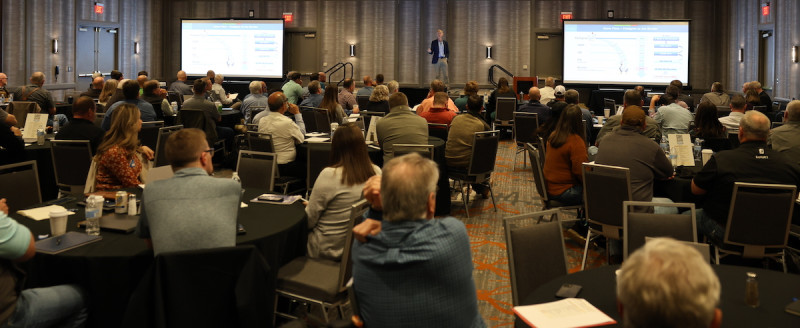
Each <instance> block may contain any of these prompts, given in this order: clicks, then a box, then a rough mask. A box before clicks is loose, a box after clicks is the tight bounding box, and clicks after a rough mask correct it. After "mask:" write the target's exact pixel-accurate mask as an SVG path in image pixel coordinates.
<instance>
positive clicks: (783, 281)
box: [516, 265, 800, 327]
mask: <svg viewBox="0 0 800 328" xmlns="http://www.w3.org/2000/svg"><path fill="white" fill-rule="evenodd" d="M711 267H712V268H713V269H714V272H715V273H716V274H717V277H719V281H720V284H721V285H722V292H721V295H720V305H719V308H720V309H721V310H722V327H800V316H794V315H791V314H789V313H786V312H785V311H784V307H786V305H787V304H789V303H791V302H792V299H793V298H794V297H797V296H799V295H800V276H798V275H795V274H788V273H783V272H777V271H769V270H764V269H756V268H749V267H741V266H731V265H712V266H711ZM617 269H619V266H618V265H610V266H603V267H600V268H597V269H592V270H587V271H581V272H576V273H573V274H568V275H565V276H561V277H558V278H556V279H553V280H552V281H550V282H548V283H545V284H544V285H542V286H540V287H539V288H537V289H536V290H535V291H534V292H533V293H531V294H530V295H528V296H525V297H523V298H521V301H520V302H521V305H528V304H539V303H546V302H552V301H556V300H558V299H557V298H556V297H555V293H556V291H558V289H559V288H560V287H561V285H563V284H565V283H570V284H577V285H581V286H582V287H583V289H582V290H581V292H580V294H578V297H579V298H583V299H586V300H587V301H589V303H592V305H594V306H595V307H597V308H598V309H600V311H603V313H605V314H607V315H608V316H610V317H611V318H614V320H616V321H617V325H613V327H621V326H622V324H621V322H622V318H621V317H620V315H619V313H618V312H617V297H616V288H617V286H616V274H615V271H616V270H617ZM747 272H755V273H756V274H758V283H759V294H760V297H759V300H760V302H761V305H760V306H759V307H758V308H750V307H748V306H746V305H745V304H744V285H745V274H746V273H747ZM516 323H517V327H525V326H526V325H525V324H524V323H522V321H521V320H519V319H517V322H516ZM607 327H612V326H607Z"/></svg>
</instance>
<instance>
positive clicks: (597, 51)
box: [564, 20, 689, 85]
mask: <svg viewBox="0 0 800 328" xmlns="http://www.w3.org/2000/svg"><path fill="white" fill-rule="evenodd" d="M672 80H680V81H681V82H682V83H683V84H684V85H686V84H688V83H689V21H686V20H682V21H681V20H669V21H619V20H612V21H585V20H565V21H564V83H586V84H601V85H602V84H607V85H639V84H641V85H667V84H669V82H670V81H672Z"/></svg>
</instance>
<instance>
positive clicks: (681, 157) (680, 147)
mask: <svg viewBox="0 0 800 328" xmlns="http://www.w3.org/2000/svg"><path fill="white" fill-rule="evenodd" d="M669 153H670V154H673V153H674V154H676V155H678V166H694V145H693V144H692V137H690V136H689V135H688V134H670V135H669Z"/></svg>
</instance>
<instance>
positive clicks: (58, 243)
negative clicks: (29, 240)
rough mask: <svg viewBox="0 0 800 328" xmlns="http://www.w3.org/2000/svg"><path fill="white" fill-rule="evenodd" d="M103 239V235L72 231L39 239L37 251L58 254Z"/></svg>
mask: <svg viewBox="0 0 800 328" xmlns="http://www.w3.org/2000/svg"><path fill="white" fill-rule="evenodd" d="M101 239H103V237H101V236H92V235H87V234H85V233H80V232H76V231H70V232H67V233H65V234H63V235H61V236H57V237H50V238H47V239H42V240H39V241H37V242H36V251H37V252H39V253H44V254H58V253H61V252H64V251H68V250H70V249H73V248H78V247H80V246H83V245H86V244H91V243H94V242H96V241H99V240H101Z"/></svg>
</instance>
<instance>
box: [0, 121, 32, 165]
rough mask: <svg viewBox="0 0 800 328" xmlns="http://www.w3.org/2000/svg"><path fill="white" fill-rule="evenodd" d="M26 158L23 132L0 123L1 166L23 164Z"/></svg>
mask: <svg viewBox="0 0 800 328" xmlns="http://www.w3.org/2000/svg"><path fill="white" fill-rule="evenodd" d="M26 158H27V156H26V155H25V142H24V141H23V140H22V131H20V130H19V129H18V128H17V127H16V126H13V125H8V124H6V123H5V122H3V121H0V165H5V164H12V163H19V162H23V161H25V159H26Z"/></svg>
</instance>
